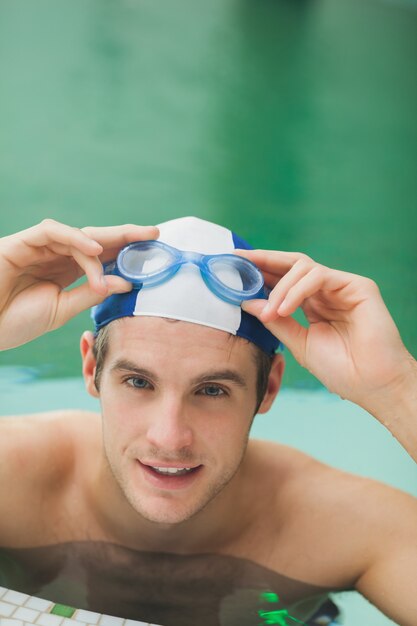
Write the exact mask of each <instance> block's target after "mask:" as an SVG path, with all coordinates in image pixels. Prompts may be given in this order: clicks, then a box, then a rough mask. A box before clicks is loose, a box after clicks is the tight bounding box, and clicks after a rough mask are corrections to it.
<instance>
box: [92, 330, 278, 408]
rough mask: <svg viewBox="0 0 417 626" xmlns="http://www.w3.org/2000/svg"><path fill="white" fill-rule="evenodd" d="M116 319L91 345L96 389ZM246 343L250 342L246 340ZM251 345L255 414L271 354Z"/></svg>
mask: <svg viewBox="0 0 417 626" xmlns="http://www.w3.org/2000/svg"><path fill="white" fill-rule="evenodd" d="M117 321H118V320H114V321H113V322H111V323H110V324H107V325H106V326H104V327H103V328H102V329H101V330H99V331H98V333H97V335H96V338H95V339H96V340H95V343H94V346H93V355H94V358H95V360H96V371H95V376H94V384H95V386H96V388H97V390H99V389H100V378H101V373H102V371H103V367H104V361H105V359H106V356H107V352H108V350H109V328H110V326H111V324H113V323H115V322H117ZM170 321H173V320H170ZM175 321H176V320H175ZM230 336H231V337H232V338H234V339H238V340H241V341H245V340H244V339H242V338H240V337H234V336H233V335H230ZM248 343H250V342H249V341H248ZM252 347H253V349H254V359H255V365H256V371H257V377H256V410H255V414H256V413H257V412H258V409H259V407H260V405H261V403H262V400H263V398H264V395H265V393H266V390H267V386H268V378H269V373H270V371H271V366H272V360H273V356H269V355H268V354H266V352H264V351H263V350H261V349H260V348H258V346H256V345H255V344H252Z"/></svg>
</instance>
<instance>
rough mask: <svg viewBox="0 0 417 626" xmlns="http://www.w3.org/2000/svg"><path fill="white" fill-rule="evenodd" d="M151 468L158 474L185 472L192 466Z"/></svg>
mask: <svg viewBox="0 0 417 626" xmlns="http://www.w3.org/2000/svg"><path fill="white" fill-rule="evenodd" d="M152 469H153V470H155V471H156V472H159V473H160V474H185V472H189V471H191V470H192V469H193V468H192V467H152Z"/></svg>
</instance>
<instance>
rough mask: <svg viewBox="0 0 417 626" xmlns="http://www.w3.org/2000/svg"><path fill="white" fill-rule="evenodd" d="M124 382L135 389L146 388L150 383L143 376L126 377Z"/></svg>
mask: <svg viewBox="0 0 417 626" xmlns="http://www.w3.org/2000/svg"><path fill="white" fill-rule="evenodd" d="M125 382H126V383H127V384H128V385H129V386H130V387H134V388H135V389H148V387H150V384H149V383H148V381H147V380H145V379H144V378H133V377H132V378H126V381H125Z"/></svg>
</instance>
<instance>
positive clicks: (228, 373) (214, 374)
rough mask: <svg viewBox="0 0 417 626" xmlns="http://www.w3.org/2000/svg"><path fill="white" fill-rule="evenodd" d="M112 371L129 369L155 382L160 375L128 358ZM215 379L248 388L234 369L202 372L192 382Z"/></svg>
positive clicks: (122, 360)
mask: <svg viewBox="0 0 417 626" xmlns="http://www.w3.org/2000/svg"><path fill="white" fill-rule="evenodd" d="M110 371H112V372H114V371H125V372H126V371H127V372H134V373H135V374H138V375H139V376H144V377H146V378H151V379H152V380H154V381H155V382H158V381H159V377H158V376H157V375H156V374H155V373H154V372H152V371H151V370H148V369H146V368H144V367H140V366H139V365H138V364H137V363H133V361H129V360H127V359H118V360H117V361H116V362H115V363H114V364H113V365H112V366H111V368H110ZM213 380H223V381H229V382H231V383H234V384H235V385H237V386H238V387H242V388H243V389H247V383H246V381H245V379H244V378H243V376H241V375H240V374H239V373H238V372H236V371H235V370H233V369H222V370H213V371H208V372H205V373H204V374H202V375H201V376H196V377H195V378H193V379H192V381H191V384H193V385H196V384H198V383H207V382H211V381H213Z"/></svg>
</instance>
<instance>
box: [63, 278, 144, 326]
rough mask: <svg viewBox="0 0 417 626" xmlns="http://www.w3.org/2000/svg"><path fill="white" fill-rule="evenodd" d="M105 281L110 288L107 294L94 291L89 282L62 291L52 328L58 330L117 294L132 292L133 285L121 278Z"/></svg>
mask: <svg viewBox="0 0 417 626" xmlns="http://www.w3.org/2000/svg"><path fill="white" fill-rule="evenodd" d="M105 280H106V283H107V288H108V289H107V293H105V294H98V293H97V292H96V291H93V290H92V289H91V287H90V284H89V282H85V283H83V284H82V285H80V286H79V287H75V288H74V289H71V290H70V291H61V293H60V294H59V296H58V304H57V308H56V314H55V319H54V322H53V326H52V328H53V329H56V328H59V327H60V326H63V325H64V324H66V322H68V320H70V319H71V318H72V317H75V316H76V315H78V313H81V312H82V311H85V310H86V309H89V308H91V307H93V306H96V304H100V303H101V302H103V300H105V299H106V298H108V297H109V296H111V295H113V294H115V293H127V292H128V291H131V290H132V284H131V283H129V282H127V281H126V280H124V279H123V278H120V277H119V276H106V278H105Z"/></svg>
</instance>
